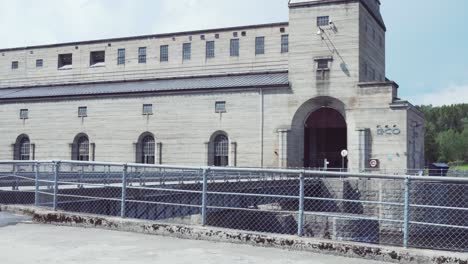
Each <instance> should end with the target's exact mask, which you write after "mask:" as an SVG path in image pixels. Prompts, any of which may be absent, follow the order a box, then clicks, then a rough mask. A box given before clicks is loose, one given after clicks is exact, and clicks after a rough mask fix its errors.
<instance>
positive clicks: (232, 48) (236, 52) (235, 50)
mask: <svg viewBox="0 0 468 264" xmlns="http://www.w3.org/2000/svg"><path fill="white" fill-rule="evenodd" d="M229 55H230V57H239V56H240V39H238V38H234V39H231V40H230V42H229Z"/></svg>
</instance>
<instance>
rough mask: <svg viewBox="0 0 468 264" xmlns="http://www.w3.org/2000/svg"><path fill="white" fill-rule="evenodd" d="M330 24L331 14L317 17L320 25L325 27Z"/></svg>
mask: <svg viewBox="0 0 468 264" xmlns="http://www.w3.org/2000/svg"><path fill="white" fill-rule="evenodd" d="M329 24H330V17H329V16H319V17H317V26H318V27H325V26H328V25H329Z"/></svg>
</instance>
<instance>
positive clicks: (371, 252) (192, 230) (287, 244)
mask: <svg viewBox="0 0 468 264" xmlns="http://www.w3.org/2000/svg"><path fill="white" fill-rule="evenodd" d="M0 211H8V212H11V213H18V214H26V215H30V216H32V217H33V221H34V222H36V223H42V224H53V225H60V226H73V227H84V228H101V229H107V230H116V231H124V232H134V233H143V234H151V235H160V236H168V237H176V238H182V239H194V240H206V241H215V242H228V243H237V244H248V245H253V246H260V247H273V248H280V249H286V250H300V251H308V252H313V253H320V254H330V255H336V256H345V257H353V258H364V259H370V260H377V261H385V262H392V263H417V264H432V263H434V264H468V253H455V252H446V251H434V250H419V249H404V248H398V247H387V246H379V245H368V244H361V243H354V242H340V241H331V240H318V239H311V238H300V237H296V236H289V235H277V234H260V233H255V232H248V231H242V232H241V231H238V230H231V229H222V228H215V227H202V226H186V225H175V224H164V223H160V222H152V221H145V220H135V219H122V218H117V217H106V216H97V215H89V214H81V213H68V212H55V211H50V210H47V209H44V208H37V207H33V206H16V205H0Z"/></svg>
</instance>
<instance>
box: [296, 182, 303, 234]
mask: <svg viewBox="0 0 468 264" xmlns="http://www.w3.org/2000/svg"><path fill="white" fill-rule="evenodd" d="M304 181H305V179H304V173H301V174H300V175H299V215H298V221H297V235H298V236H300V237H301V236H302V233H303V229H304Z"/></svg>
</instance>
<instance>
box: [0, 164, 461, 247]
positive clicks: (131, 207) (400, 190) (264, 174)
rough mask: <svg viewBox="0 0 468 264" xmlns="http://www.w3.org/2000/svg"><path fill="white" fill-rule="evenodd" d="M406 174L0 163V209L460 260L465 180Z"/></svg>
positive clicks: (139, 165) (132, 165)
mask: <svg viewBox="0 0 468 264" xmlns="http://www.w3.org/2000/svg"><path fill="white" fill-rule="evenodd" d="M415 174H416V175H394V174H379V173H377V172H376V171H373V172H369V173H359V172H340V171H316V170H306V169H259V168H230V167H228V168H220V167H193V166H166V165H143V164H130V163H128V164H127V163H103V162H77V161H0V203H3V204H30V205H35V206H41V207H49V208H52V209H53V210H63V211H69V212H81V213H91V214H99V215H108V216H119V217H126V218H136V219H146V220H153V221H162V222H166V223H178V224H189V225H206V226H215V227H223V228H231V229H238V230H246V231H255V232H265V233H277V234H290V235H298V236H303V237H315V238H320V239H331V240H340V241H353V242H364V243H372V244H385V245H395V246H404V247H417V248H431V249H443V250H454V251H462V252H467V251H468V178H465V177H431V176H418V173H415ZM419 174H421V173H419Z"/></svg>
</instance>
